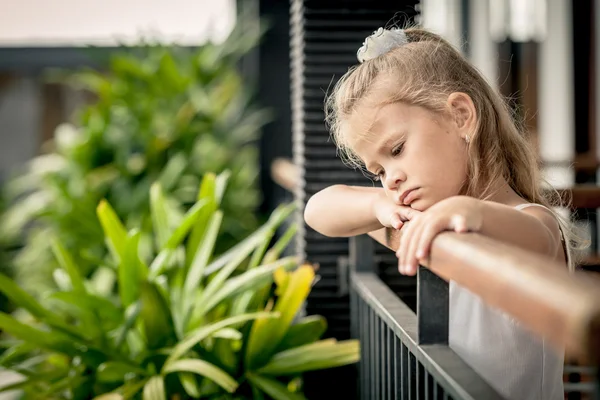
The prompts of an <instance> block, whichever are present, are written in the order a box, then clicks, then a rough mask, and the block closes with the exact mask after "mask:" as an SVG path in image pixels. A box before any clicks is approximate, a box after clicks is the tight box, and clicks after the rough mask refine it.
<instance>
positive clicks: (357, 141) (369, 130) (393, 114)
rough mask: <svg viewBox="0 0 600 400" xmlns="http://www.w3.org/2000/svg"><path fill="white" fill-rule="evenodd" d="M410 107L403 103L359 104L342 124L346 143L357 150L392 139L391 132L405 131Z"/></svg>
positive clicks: (408, 121) (409, 117) (408, 122)
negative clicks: (343, 124)
mask: <svg viewBox="0 0 600 400" xmlns="http://www.w3.org/2000/svg"><path fill="white" fill-rule="evenodd" d="M410 108H412V107H410V106H407V105H405V104H403V103H391V104H384V105H379V106H371V105H364V104H363V105H359V106H358V107H356V109H355V110H354V112H353V113H352V115H351V116H350V118H348V120H347V122H346V124H345V126H344V131H345V132H344V136H345V137H346V140H347V143H348V145H349V146H350V147H351V148H352V149H354V150H355V151H357V150H360V148H361V147H365V146H369V145H381V144H385V142H387V141H390V140H392V139H390V137H389V136H390V135H391V134H393V133H398V132H402V131H405V130H406V129H407V128H408V126H409V125H410V124H411V119H412V118H413V117H412V116H411V112H410V111H411V110H410ZM357 152H358V153H360V151H357Z"/></svg>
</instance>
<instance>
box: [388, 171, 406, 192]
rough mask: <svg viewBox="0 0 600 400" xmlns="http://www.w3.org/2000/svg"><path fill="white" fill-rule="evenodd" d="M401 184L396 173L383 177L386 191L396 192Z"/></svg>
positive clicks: (401, 180) (398, 174) (399, 177)
mask: <svg viewBox="0 0 600 400" xmlns="http://www.w3.org/2000/svg"><path fill="white" fill-rule="evenodd" d="M402 182H403V179H402V176H401V174H400V173H398V172H397V171H392V172H390V173H388V174H387V175H386V177H385V187H386V188H387V189H388V190H398V187H399V186H400V184H401V183H402Z"/></svg>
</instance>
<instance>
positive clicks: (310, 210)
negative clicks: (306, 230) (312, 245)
mask: <svg viewBox="0 0 600 400" xmlns="http://www.w3.org/2000/svg"><path fill="white" fill-rule="evenodd" d="M321 200H322V199H321V192H319V193H316V194H314V195H313V196H312V197H311V198H310V199H309V200H308V201H307V202H306V206H305V207H304V222H305V223H306V225H308V226H309V227H311V228H312V229H314V230H315V231H317V232H319V233H320V234H321V235H324V236H327V237H335V236H336V235H335V232H332V231H331V229H328V226H327V224H326V223H325V222H326V221H325V220H326V217H325V215H324V214H326V211H325V210H324V209H325V207H324V205H323V204H322V203H323V202H322V201H321Z"/></svg>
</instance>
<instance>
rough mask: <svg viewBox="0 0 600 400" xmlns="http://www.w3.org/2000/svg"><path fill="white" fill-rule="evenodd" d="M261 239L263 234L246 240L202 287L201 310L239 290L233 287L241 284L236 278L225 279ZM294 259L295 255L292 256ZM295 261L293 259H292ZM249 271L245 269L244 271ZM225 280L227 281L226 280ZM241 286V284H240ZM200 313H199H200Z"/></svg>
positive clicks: (287, 260) (263, 237)
mask: <svg viewBox="0 0 600 400" xmlns="http://www.w3.org/2000/svg"><path fill="white" fill-rule="evenodd" d="M261 240H265V236H264V235H263V236H256V237H254V240H250V241H248V242H246V244H245V246H244V247H242V248H240V249H239V250H238V252H237V253H236V254H234V255H233V257H232V258H231V259H230V260H229V262H228V263H227V264H226V265H225V266H224V267H223V268H222V269H221V270H220V271H219V272H218V273H217V275H216V276H215V277H214V278H213V279H211V281H210V283H209V284H208V285H207V286H206V288H205V289H204V292H203V293H202V302H201V304H200V310H202V312H204V313H205V312H207V311H209V310H210V309H211V308H212V307H214V306H215V305H217V304H218V303H219V302H220V301H221V300H223V299H224V298H226V297H228V296H230V295H231V294H234V293H238V292H239V290H236V289H234V285H235V284H239V285H241V283H240V281H239V280H235V279H237V278H234V279H231V280H229V281H227V278H229V276H230V275H231V274H232V273H233V271H235V270H236V269H237V268H238V267H239V265H240V264H241V263H242V261H244V260H245V259H246V258H247V257H248V256H249V255H250V253H251V252H252V251H253V250H254V249H255V248H256V246H258V245H259V244H260V243H261V242H260V241H261ZM293 258H294V259H295V257H293ZM290 260H291V258H290V259H286V260H285V261H284V262H283V264H287V263H289V262H290ZM294 262H295V261H294ZM248 272H251V271H247V272H246V273H248ZM226 281H227V282H226ZM224 285H227V289H226V290H221V289H222V287H223V286H224ZM240 287H243V286H240ZM200 314H201V313H200Z"/></svg>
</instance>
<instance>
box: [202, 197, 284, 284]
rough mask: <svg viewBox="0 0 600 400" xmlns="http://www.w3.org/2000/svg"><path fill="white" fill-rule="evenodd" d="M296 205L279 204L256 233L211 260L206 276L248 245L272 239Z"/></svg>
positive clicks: (253, 245)
mask: <svg viewBox="0 0 600 400" xmlns="http://www.w3.org/2000/svg"><path fill="white" fill-rule="evenodd" d="M294 209H295V206H294V205H293V204H291V205H285V206H279V207H278V208H276V209H275V211H273V213H272V214H271V217H270V218H269V220H268V221H267V222H266V223H265V224H263V225H262V226H261V227H260V228H258V229H257V230H256V231H255V232H254V233H252V234H251V235H249V236H248V237H247V238H246V239H244V240H242V241H241V242H239V243H238V244H236V245H235V246H233V247H232V248H231V249H229V250H228V251H227V252H225V253H224V254H223V255H221V256H220V257H219V258H217V259H216V260H215V261H213V262H211V263H210V264H209V265H208V266H207V267H206V269H205V270H204V276H207V275H210V274H212V273H214V272H216V271H218V270H220V269H222V268H223V267H224V266H225V265H227V263H229V262H230V261H231V259H232V258H234V257H235V256H236V255H237V254H239V252H240V251H243V250H244V249H245V248H246V247H247V246H251V247H252V248H255V247H258V246H259V245H262V244H263V243H264V242H265V241H270V240H271V237H272V236H273V234H274V232H275V230H276V229H277V227H279V226H280V225H281V224H282V223H283V221H285V219H286V218H287V217H289V215H290V214H291V213H292V212H293V211H294Z"/></svg>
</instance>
